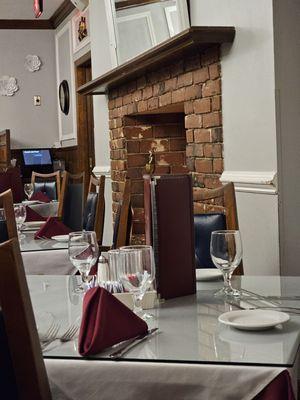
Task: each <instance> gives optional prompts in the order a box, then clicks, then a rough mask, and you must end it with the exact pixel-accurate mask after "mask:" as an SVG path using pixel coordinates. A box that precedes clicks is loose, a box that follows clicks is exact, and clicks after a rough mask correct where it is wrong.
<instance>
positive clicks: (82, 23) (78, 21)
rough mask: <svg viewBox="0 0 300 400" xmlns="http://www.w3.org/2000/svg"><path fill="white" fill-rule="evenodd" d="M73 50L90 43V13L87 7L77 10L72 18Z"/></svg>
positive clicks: (75, 50)
mask: <svg viewBox="0 0 300 400" xmlns="http://www.w3.org/2000/svg"><path fill="white" fill-rule="evenodd" d="M72 36H73V52H74V53H77V51H79V50H80V49H82V48H83V47H85V46H86V45H87V44H89V43H90V41H91V37H90V14H89V7H88V8H87V9H86V10H84V11H81V12H78V13H77V14H76V15H75V16H74V17H73V18H72Z"/></svg>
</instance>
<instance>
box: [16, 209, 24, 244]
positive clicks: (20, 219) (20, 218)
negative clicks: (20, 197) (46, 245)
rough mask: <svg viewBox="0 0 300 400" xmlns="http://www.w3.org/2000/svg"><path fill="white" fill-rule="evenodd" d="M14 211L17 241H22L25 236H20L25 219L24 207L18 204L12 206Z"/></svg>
mask: <svg viewBox="0 0 300 400" xmlns="http://www.w3.org/2000/svg"><path fill="white" fill-rule="evenodd" d="M14 211H15V218H16V224H17V230H18V237H19V239H24V237H25V235H22V234H21V228H22V225H23V224H24V222H25V219H26V207H25V206H24V204H18V205H15V206H14Z"/></svg>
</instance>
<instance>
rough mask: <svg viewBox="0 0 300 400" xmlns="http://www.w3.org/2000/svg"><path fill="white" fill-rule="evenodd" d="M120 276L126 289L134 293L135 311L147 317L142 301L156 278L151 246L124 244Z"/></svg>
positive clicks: (121, 252)
mask: <svg viewBox="0 0 300 400" xmlns="http://www.w3.org/2000/svg"><path fill="white" fill-rule="evenodd" d="M118 278H119V280H120V281H121V283H122V284H123V286H124V288H125V290H127V291H128V292H130V293H132V294H133V301H134V309H133V311H134V312H135V313H136V314H137V315H139V316H141V317H142V318H144V319H146V318H147V317H148V316H147V315H146V314H144V315H141V314H142V312H143V309H142V306H141V303H142V299H143V297H144V294H145V293H146V291H147V290H148V289H149V288H150V286H151V284H152V282H153V281H154V278H155V264H154V255H153V249H152V247H151V246H142V245H141V246H124V247H121V248H120V262H119V265H118Z"/></svg>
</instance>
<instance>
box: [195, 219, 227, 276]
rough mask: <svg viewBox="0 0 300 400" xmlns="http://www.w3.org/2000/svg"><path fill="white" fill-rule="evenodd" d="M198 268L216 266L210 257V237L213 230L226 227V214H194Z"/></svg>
mask: <svg viewBox="0 0 300 400" xmlns="http://www.w3.org/2000/svg"><path fill="white" fill-rule="evenodd" d="M194 229H195V261H196V268H216V267H215V265H214V264H213V262H212V259H211V257H210V237H211V233H212V232H213V231H218V230H224V229H226V218H225V215H224V214H221V213H215V214H194Z"/></svg>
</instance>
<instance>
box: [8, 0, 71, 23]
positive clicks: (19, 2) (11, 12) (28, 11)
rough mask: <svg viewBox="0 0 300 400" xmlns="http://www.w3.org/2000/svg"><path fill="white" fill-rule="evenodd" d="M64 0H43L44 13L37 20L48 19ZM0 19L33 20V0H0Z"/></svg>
mask: <svg viewBox="0 0 300 400" xmlns="http://www.w3.org/2000/svg"><path fill="white" fill-rule="evenodd" d="M63 2H64V0H44V12H43V14H42V15H41V17H40V18H39V19H49V18H50V17H51V16H52V15H53V14H54V12H55V11H56V10H57V9H58V7H59V6H60V5H61V4H62V3H63ZM0 19H35V18H34V14H33V0H0Z"/></svg>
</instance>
